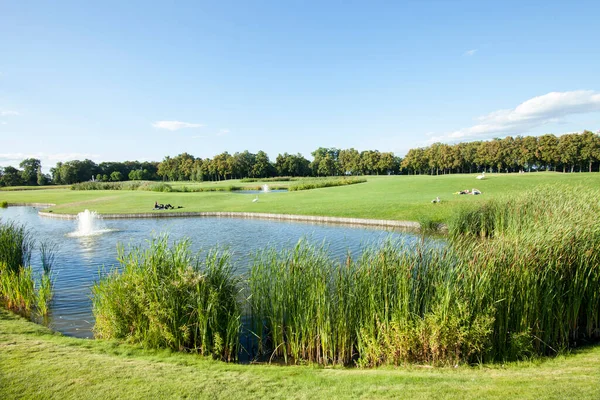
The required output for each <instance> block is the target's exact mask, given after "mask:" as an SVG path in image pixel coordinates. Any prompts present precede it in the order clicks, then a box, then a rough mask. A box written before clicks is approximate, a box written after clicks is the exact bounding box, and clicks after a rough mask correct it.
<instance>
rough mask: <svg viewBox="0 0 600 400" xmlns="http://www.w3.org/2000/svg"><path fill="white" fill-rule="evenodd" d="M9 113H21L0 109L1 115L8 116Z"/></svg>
mask: <svg viewBox="0 0 600 400" xmlns="http://www.w3.org/2000/svg"><path fill="white" fill-rule="evenodd" d="M9 115H21V114H20V113H18V112H17V111H12V110H0V116H1V117H8V116H9Z"/></svg>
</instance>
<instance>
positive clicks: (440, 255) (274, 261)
mask: <svg viewBox="0 0 600 400" xmlns="http://www.w3.org/2000/svg"><path fill="white" fill-rule="evenodd" d="M456 262H457V260H456V259H455V258H454V257H453V256H452V255H451V254H449V253H448V252H445V251H442V250H440V249H439V248H436V247H435V246H432V245H430V244H428V243H425V242H423V243H421V244H419V245H417V246H416V248H415V249H414V250H412V251H410V250H409V251H406V247H405V246H404V245H403V244H401V243H394V242H387V243H386V244H384V245H383V246H381V247H380V248H369V249H366V251H365V252H364V254H363V256H362V257H361V258H360V259H358V260H356V261H354V260H352V259H351V258H350V257H348V258H347V259H346V262H345V263H343V264H342V263H339V262H336V261H333V260H331V259H329V258H328V257H327V254H326V250H325V249H324V248H322V247H316V246H314V245H311V244H307V243H306V242H303V241H301V242H300V243H299V244H298V245H297V246H296V247H295V249H294V250H292V251H282V252H277V251H275V250H270V251H266V252H263V253H261V254H259V256H258V257H257V259H256V260H255V262H254V265H253V266H252V270H251V274H250V282H249V283H250V284H249V287H250V292H251V295H250V302H251V310H252V316H253V326H254V330H255V333H256V334H257V336H258V337H259V338H261V341H260V342H259V348H258V350H259V353H262V354H266V355H269V356H270V357H282V358H283V359H284V360H285V361H286V362H289V361H293V362H301V361H308V362H316V363H320V364H350V363H352V362H356V363H358V364H359V365H362V366H374V365H380V364H387V363H392V364H399V363H406V362H430V363H435V364H447V363H455V362H458V361H463V360H466V361H468V360H471V359H476V358H481V357H482V353H483V351H484V349H485V346H484V344H485V343H486V340H487V337H488V336H489V335H490V333H491V328H490V326H491V321H492V317H491V316H490V315H489V312H488V313H486V314H482V315H479V316H477V315H473V311H474V310H473V309H472V308H470V307H469V304H468V301H467V299H466V298H465V294H464V293H463V292H461V291H460V290H456V288H457V286H456V285H457V283H458V282H459V281H460V279H459V273H460V270H459V269H458V268H457V266H456V265H455V264H456Z"/></svg>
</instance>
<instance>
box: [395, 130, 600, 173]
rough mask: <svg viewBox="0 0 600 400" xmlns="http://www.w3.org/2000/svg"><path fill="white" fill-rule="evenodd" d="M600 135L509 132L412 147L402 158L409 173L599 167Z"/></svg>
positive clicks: (591, 133) (590, 168)
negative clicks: (489, 137) (498, 136)
mask: <svg viewBox="0 0 600 400" xmlns="http://www.w3.org/2000/svg"><path fill="white" fill-rule="evenodd" d="M599 161H600V136H598V134H595V133H593V132H590V131H584V132H583V133H581V134H579V133H571V134H566V135H562V136H555V135H552V134H547V135H543V136H539V137H537V136H524V137H523V136H517V137H515V138H513V137H512V136H507V137H505V138H503V139H494V140H490V141H485V142H484V141H477V142H464V143H458V144H454V145H449V144H444V143H434V144H432V145H431V146H429V147H424V148H417V149H411V150H410V151H409V152H408V153H407V154H406V156H405V157H404V159H403V160H402V165H401V167H402V171H403V172H405V173H409V174H432V175H437V174H448V173H471V172H475V171H488V172H519V171H533V170H536V171H542V170H543V171H562V172H574V171H580V172H581V171H585V170H587V171H589V172H592V170H593V169H594V170H598V168H599Z"/></svg>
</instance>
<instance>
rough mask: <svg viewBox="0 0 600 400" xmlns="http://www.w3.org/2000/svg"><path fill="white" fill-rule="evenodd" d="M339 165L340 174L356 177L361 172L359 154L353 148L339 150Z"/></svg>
mask: <svg viewBox="0 0 600 400" xmlns="http://www.w3.org/2000/svg"><path fill="white" fill-rule="evenodd" d="M339 164H340V171H341V172H342V174H345V175H358V174H360V173H361V172H362V171H361V168H360V153H359V152H358V150H356V149H354V148H351V149H347V150H340V153H339Z"/></svg>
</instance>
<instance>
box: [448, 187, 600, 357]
mask: <svg viewBox="0 0 600 400" xmlns="http://www.w3.org/2000/svg"><path fill="white" fill-rule="evenodd" d="M599 195H600V191H598V190H595V189H590V188H583V187H578V188H576V189H575V190H566V189H564V188H561V187H547V188H544V189H541V190H536V191H535V192H526V193H523V194H522V195H521V196H518V197H513V198H510V199H508V198H507V199H501V200H498V201H495V202H486V203H484V204H482V205H480V206H477V207H474V208H471V209H468V210H461V211H460V212H458V213H457V214H456V216H455V217H454V218H453V220H452V221H451V222H450V233H451V235H450V236H451V238H452V241H453V243H452V246H453V248H455V249H456V250H457V252H458V253H460V255H461V257H462V258H463V259H464V260H465V262H466V263H467V265H469V269H470V270H472V271H475V272H476V273H477V274H480V275H485V276H488V277H489V282H487V284H486V285H485V287H486V289H485V290H484V291H483V292H482V296H481V299H480V301H479V303H480V307H490V306H493V307H494V309H495V313H494V314H495V322H494V333H493V337H492V347H491V349H492V350H491V351H490V352H489V357H490V358H491V359H514V358H520V357H524V356H527V355H531V354H555V353H556V352H558V351H560V350H562V349H565V348H569V347H572V346H575V345H577V344H580V343H582V342H589V341H593V340H597V339H598V338H599V337H600V263H599V257H600V256H599V254H600V225H599V224H598V222H597V216H598V215H599V212H600V203H599V202H598V197H599ZM481 221H486V222H485V224H484V226H485V228H484V229H482V224H481ZM474 237H475V238H477V237H479V238H481V237H491V239H476V240H473V238H474Z"/></svg>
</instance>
